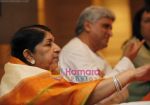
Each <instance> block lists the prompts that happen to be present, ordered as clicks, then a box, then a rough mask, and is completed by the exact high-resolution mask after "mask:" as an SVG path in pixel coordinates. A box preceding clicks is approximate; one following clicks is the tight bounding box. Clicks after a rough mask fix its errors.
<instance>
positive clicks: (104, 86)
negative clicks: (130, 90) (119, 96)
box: [87, 65, 150, 105]
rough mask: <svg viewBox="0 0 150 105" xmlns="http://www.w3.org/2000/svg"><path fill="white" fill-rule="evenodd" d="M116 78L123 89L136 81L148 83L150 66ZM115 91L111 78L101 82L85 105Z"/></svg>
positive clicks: (129, 71)
mask: <svg viewBox="0 0 150 105" xmlns="http://www.w3.org/2000/svg"><path fill="white" fill-rule="evenodd" d="M116 78H117V79H118V80H119V81H120V83H121V85H122V86H123V87H124V86H125V85H126V84H128V83H130V82H133V81H136V80H142V81H148V80H150V65H146V66H142V67H140V68H137V70H127V71H125V72H123V73H120V74H118V75H117V76H116ZM115 91H116V87H115V84H114V82H113V79H112V78H109V79H106V80H103V81H102V82H100V84H98V85H97V87H96V88H95V90H94V91H93V93H92V94H91V95H90V97H89V99H88V101H87V105H94V104H96V103H98V102H99V101H101V100H102V99H104V98H106V97H107V96H110V95H111V94H112V93H113V92H115Z"/></svg>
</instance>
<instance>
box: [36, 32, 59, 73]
mask: <svg viewBox="0 0 150 105" xmlns="http://www.w3.org/2000/svg"><path fill="white" fill-rule="evenodd" d="M59 52H60V47H59V46H58V45H57V44H55V43H54V37H53V35H52V34H51V33H50V32H45V36H44V39H43V41H42V42H41V43H39V44H38V45H37V46H36V47H35V50H34V53H33V58H34V60H35V66H37V67H40V68H43V69H47V70H55V69H57V68H58V54H59Z"/></svg>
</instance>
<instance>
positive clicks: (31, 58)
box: [23, 49, 35, 65]
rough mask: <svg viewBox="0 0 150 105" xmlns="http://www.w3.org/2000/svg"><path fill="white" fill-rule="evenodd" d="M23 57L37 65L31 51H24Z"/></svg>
mask: <svg viewBox="0 0 150 105" xmlns="http://www.w3.org/2000/svg"><path fill="white" fill-rule="evenodd" d="M23 56H24V57H25V59H26V60H27V61H28V62H30V63H31V64H32V65H34V64H35V60H34V58H33V56H32V52H31V51H30V50H29V49H24V51H23Z"/></svg>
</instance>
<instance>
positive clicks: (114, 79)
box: [113, 76, 122, 92]
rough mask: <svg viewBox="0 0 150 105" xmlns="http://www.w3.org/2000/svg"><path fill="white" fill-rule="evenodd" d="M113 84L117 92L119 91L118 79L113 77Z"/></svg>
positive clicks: (120, 87) (120, 86)
mask: <svg viewBox="0 0 150 105" xmlns="http://www.w3.org/2000/svg"><path fill="white" fill-rule="evenodd" d="M113 82H114V85H115V87H116V90H117V92H119V91H121V89H122V84H121V83H120V81H119V80H118V78H116V76H113Z"/></svg>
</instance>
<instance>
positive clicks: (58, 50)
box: [54, 43, 61, 53]
mask: <svg viewBox="0 0 150 105" xmlns="http://www.w3.org/2000/svg"><path fill="white" fill-rule="evenodd" d="M60 50H61V48H60V47H59V46H58V45H57V44H56V43H54V51H55V52H58V53H59V52H60Z"/></svg>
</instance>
